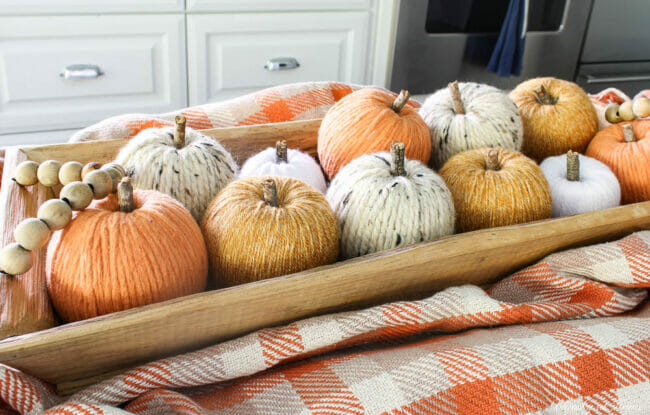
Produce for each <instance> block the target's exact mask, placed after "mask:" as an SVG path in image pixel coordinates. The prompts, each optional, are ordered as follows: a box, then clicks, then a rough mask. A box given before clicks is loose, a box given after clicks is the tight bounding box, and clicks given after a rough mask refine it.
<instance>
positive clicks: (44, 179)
mask: <svg viewBox="0 0 650 415" xmlns="http://www.w3.org/2000/svg"><path fill="white" fill-rule="evenodd" d="M60 169H61V163H59V162H58V161H56V160H47V161H46V162H44V163H41V165H40V166H38V171H37V175H38V181H39V182H41V184H42V185H43V186H47V187H52V186H56V185H57V184H59V170H60Z"/></svg>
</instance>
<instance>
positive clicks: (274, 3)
mask: <svg viewBox="0 0 650 415" xmlns="http://www.w3.org/2000/svg"><path fill="white" fill-rule="evenodd" d="M14 1H16V0H14ZM370 5H371V0H187V10H188V11H190V12H223V11H229V12H239V11H252V10H255V11H304V10H362V9H368V8H369V7H370Z"/></svg>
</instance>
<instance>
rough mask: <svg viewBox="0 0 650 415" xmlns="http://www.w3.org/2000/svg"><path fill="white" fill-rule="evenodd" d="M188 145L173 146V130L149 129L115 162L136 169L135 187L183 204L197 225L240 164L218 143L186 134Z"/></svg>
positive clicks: (123, 149) (195, 132)
mask: <svg viewBox="0 0 650 415" xmlns="http://www.w3.org/2000/svg"><path fill="white" fill-rule="evenodd" d="M185 143H186V144H185V146H184V147H183V148H180V149H177V148H176V147H175V146H174V127H162V128H148V129H146V130H143V131H142V132H140V133H139V134H138V135H137V136H135V137H134V138H133V139H131V141H130V142H129V143H128V144H127V145H126V146H124V147H123V148H122V150H121V151H120V152H119V154H118V156H117V158H116V161H117V162H118V163H119V164H121V165H122V166H123V167H124V168H125V169H126V171H127V172H128V171H130V170H133V171H134V172H135V174H134V176H133V187H134V188H137V189H152V190H158V191H160V192H163V193H166V194H168V195H170V196H171V197H173V198H174V199H176V200H178V201H180V202H181V203H182V204H183V205H184V206H185V207H186V208H187V209H188V210H189V211H190V213H191V214H192V216H193V217H194V219H195V220H196V221H197V222H200V221H201V218H202V217H203V213H204V212H205V208H206V207H207V206H208V203H210V201H211V200H212V198H213V197H214V196H215V195H216V194H217V193H218V192H219V191H220V190H221V189H222V188H223V187H224V186H225V185H227V184H228V183H230V182H231V181H232V180H233V179H234V178H235V176H236V174H237V164H236V163H235V161H234V159H233V158H232V156H231V155H230V153H228V151H227V150H226V149H225V148H224V147H223V146H222V145H221V144H219V142H217V141H216V140H214V139H212V138H210V137H207V136H205V135H203V134H201V133H199V132H198V131H196V130H192V129H191V128H188V129H187V130H186V132H185Z"/></svg>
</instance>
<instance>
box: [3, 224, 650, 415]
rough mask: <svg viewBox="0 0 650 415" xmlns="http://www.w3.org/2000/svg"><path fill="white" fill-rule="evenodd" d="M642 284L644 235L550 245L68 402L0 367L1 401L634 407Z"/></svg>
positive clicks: (638, 406) (444, 409)
mask: <svg viewBox="0 0 650 415" xmlns="http://www.w3.org/2000/svg"><path fill="white" fill-rule="evenodd" d="M476 272H481V270H480V269H477V270H476ZM648 287H650V231H645V232H639V233H636V234H632V235H630V236H628V237H626V238H623V239H621V240H619V241H616V242H612V243H607V244H601V245H594V246H590V247H585V248H579V249H573V250H569V251H565V252H561V253H556V254H553V255H550V256H548V257H547V258H545V259H544V260H542V261H541V262H539V263H538V264H536V265H533V266H530V267H528V268H525V269H523V270H521V271H519V272H517V273H515V274H513V275H511V276H509V277H508V278H506V279H504V280H502V281H500V282H498V283H496V284H495V285H494V286H493V287H492V288H491V289H490V290H488V291H484V290H482V289H480V288H478V287H475V286H469V285H467V286H461V287H453V288H449V289H446V290H444V291H441V292H439V293H437V294H435V295H433V296H431V297H429V298H426V299H424V300H421V301H405V302H396V303H390V304H385V305H382V306H378V307H372V308H369V309H366V310H362V311H355V312H346V313H339V314H332V315H326V316H321V317H315V318H310V319H307V320H303V321H299V322H296V323H292V324H289V325H287V326H283V327H275V328H269V329H265V330H260V331H258V332H255V333H252V334H249V335H247V336H245V337H242V338H239V339H236V340H232V341H228V342H224V343H221V344H217V345H214V346H212V347H208V348H206V349H203V350H200V351H197V352H193V353H188V354H184V355H180V356H176V357H172V358H168V359H163V360H160V361H157V362H154V363H150V364H148V365H145V366H142V367H139V368H137V369H134V370H131V371H129V372H126V373H124V374H122V375H119V376H117V377H115V378H113V379H110V380H107V381H105V382H103V383H100V384H97V385H95V386H92V387H89V388H88V389H86V390H84V391H81V392H79V393H77V394H75V395H73V396H71V397H69V398H68V399H66V400H63V399H60V398H59V397H57V396H56V395H54V394H53V393H52V391H51V390H50V389H49V388H48V387H47V386H46V385H44V384H43V383H42V382H40V381H38V380H36V379H34V378H31V377H29V376H27V375H25V374H22V373H20V372H17V371H15V370H12V369H10V368H8V367H2V366H0V397H1V398H2V399H3V400H4V402H5V403H6V404H5V408H6V410H7V411H10V410H16V411H17V412H19V413H22V414H36V413H41V412H43V411H46V410H47V411H46V413H48V414H113V413H122V411H123V410H125V411H130V412H135V413H139V414H174V413H177V414H209V413H214V414H233V413H241V414H270V413H323V414H324V413H327V414H330V413H340V414H361V413H369V414H378V413H394V414H411V413H453V414H495V413H504V414H512V413H562V414H565V413H570V414H639V415H640V414H646V413H650V307H649V306H648V303H647V302H645V299H646V297H647V288H648ZM635 308H636V310H635V311H632V310H634V309H635ZM621 313H625V315H624V316H620V315H619V314H621ZM615 315H619V316H616V317H612V316H615ZM493 326H500V327H493ZM118 407H119V408H121V409H118ZM48 408H49V409H48Z"/></svg>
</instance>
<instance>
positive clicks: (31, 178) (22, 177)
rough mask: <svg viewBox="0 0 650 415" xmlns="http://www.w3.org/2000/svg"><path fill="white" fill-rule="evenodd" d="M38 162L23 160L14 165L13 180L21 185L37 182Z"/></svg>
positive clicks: (30, 184)
mask: <svg viewBox="0 0 650 415" xmlns="http://www.w3.org/2000/svg"><path fill="white" fill-rule="evenodd" d="M37 171H38V163H37V162H35V161H23V162H22V163H20V164H19V165H18V166H17V167H16V171H15V172H14V180H15V181H16V183H18V184H20V185H22V186H32V185H35V184H36V183H38V175H37Z"/></svg>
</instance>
